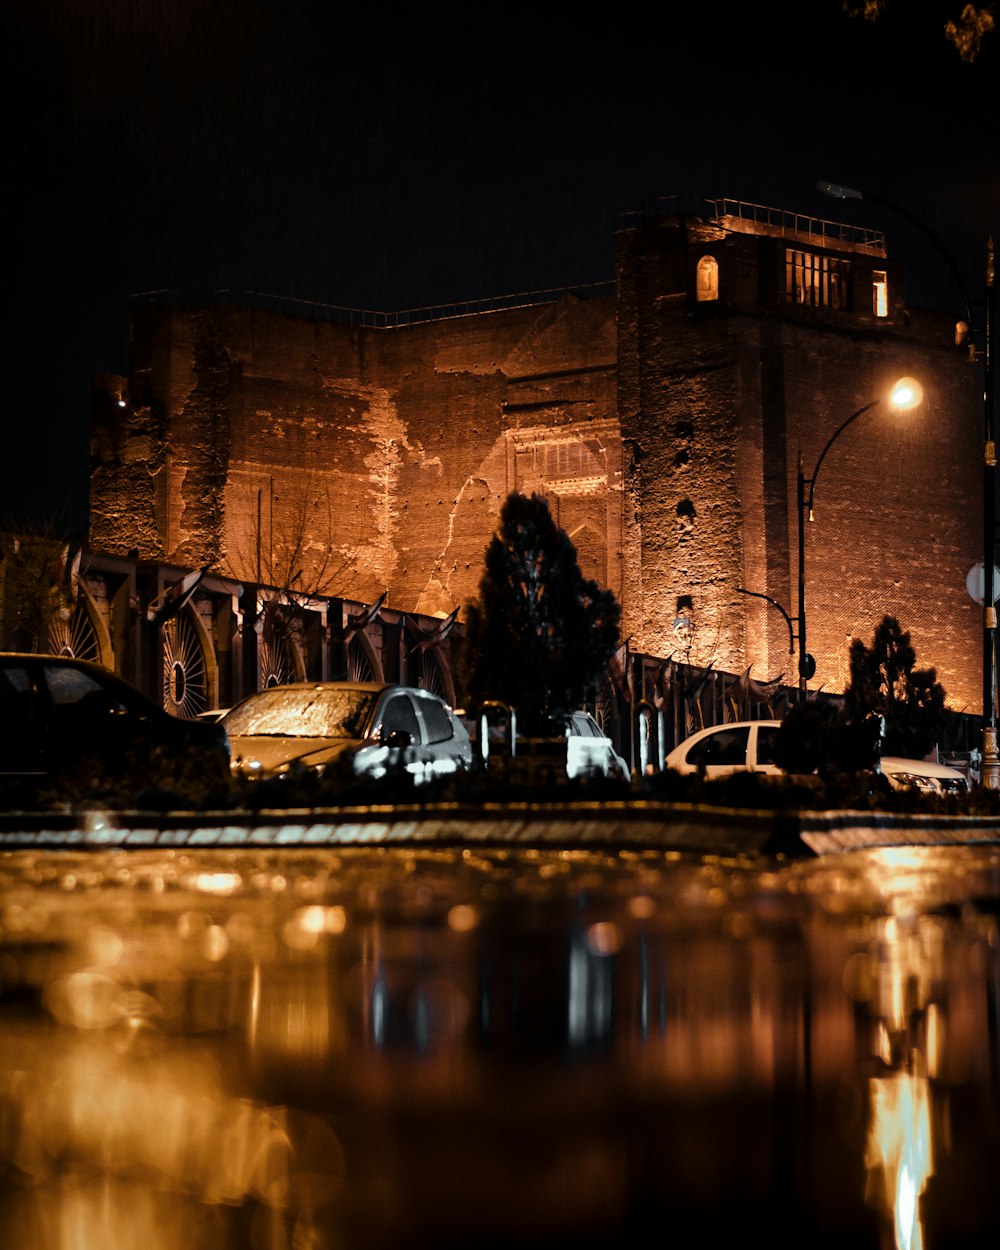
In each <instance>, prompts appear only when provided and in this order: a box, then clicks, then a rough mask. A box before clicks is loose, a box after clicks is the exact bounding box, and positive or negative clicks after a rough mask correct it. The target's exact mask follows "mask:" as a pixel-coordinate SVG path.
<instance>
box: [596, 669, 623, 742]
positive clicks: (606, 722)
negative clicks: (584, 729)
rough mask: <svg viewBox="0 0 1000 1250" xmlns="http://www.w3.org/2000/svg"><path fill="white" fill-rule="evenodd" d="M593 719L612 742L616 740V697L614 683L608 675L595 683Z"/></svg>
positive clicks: (617, 721)
mask: <svg viewBox="0 0 1000 1250" xmlns="http://www.w3.org/2000/svg"><path fill="white" fill-rule="evenodd" d="M594 720H596V721H597V723H598V725H600V727H601V733H603V734H604V735H605V736H606V737H608V738H610V739H611V740H612V742H617V741H618V730H619V727H620V721H619V714H618V699H617V697H616V694H615V688H614V685H613V684H612V682H611V679H610V678H608V677H602V678H600V680H599V681H598V683H597V690H596V692H595V694H594Z"/></svg>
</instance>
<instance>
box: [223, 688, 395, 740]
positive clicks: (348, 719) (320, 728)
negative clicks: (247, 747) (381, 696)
mask: <svg viewBox="0 0 1000 1250" xmlns="http://www.w3.org/2000/svg"><path fill="white" fill-rule="evenodd" d="M374 700H375V693H374V692H373V691H371V690H352V689H345V688H343V687H333V688H325V687H323V686H311V687H309V688H308V689H306V690H289V689H287V688H285V689H283V688H282V687H281V686H275V687H274V688H273V689H271V690H262V691H261V692H260V693H259V694H257V695H254V697H253V698H251V699H248V700H247V701H246V702H245V703H244V704H243V705H242V706H240V707H236V708H233V710H232V711H231V712H230V713H229V715H228V716H226V718H225V721H224V724H225V728H226V732H227V733H228V734H229V736H230V737H231V738H239V737H251V736H253V737H282V738H360V737H361V735H362V730H363V727H364V725H365V722H366V720H367V718H368V712H369V709H370V708H371V705H372V703H373V702H374Z"/></svg>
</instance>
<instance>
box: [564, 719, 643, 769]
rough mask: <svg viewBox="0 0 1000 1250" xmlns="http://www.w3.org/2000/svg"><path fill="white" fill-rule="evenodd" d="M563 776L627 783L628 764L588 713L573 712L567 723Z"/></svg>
mask: <svg viewBox="0 0 1000 1250" xmlns="http://www.w3.org/2000/svg"><path fill="white" fill-rule="evenodd" d="M566 773H567V775H568V776H570V777H583V776H593V775H598V776H602V777H615V778H617V779H619V780H622V781H627V780H628V777H629V769H628V764H626V763H625V761H624V760H623V759H622V757H621V756H620V755H619V754H618V752H617V751H616V750H615V746H614V743H613V742H612V741H611V739H610V738H609V737H608V736H607V734H605V732H604V731H603V730H602V729H601V727H600V725H598V723H597V721H596V720H594V718H593V716H591V715H590V713H589V712H573V713H572V714H571V715H570V716H569V718H568V720H567V723H566Z"/></svg>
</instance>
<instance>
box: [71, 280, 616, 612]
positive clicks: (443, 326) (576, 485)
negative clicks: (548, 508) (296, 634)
mask: <svg viewBox="0 0 1000 1250" xmlns="http://www.w3.org/2000/svg"><path fill="white" fill-rule="evenodd" d="M136 337H137V339H139V340H141V342H137V344H136V350H135V353H134V357H133V359H134V362H135V365H136V371H135V373H134V377H133V392H134V395H136V394H138V395H141V397H142V399H143V401H144V402H143V403H142V404H141V405H138V406H137V405H136V404H135V402H134V395H133V403H132V408H131V411H130V418H129V419H127V420H126V422H125V426H126V427H128V428H129V429H132V428H133V427H134V429H135V431H136V432H141V431H142V430H143V429H144V428H145V427H144V422H146V421H147V419H148V418H147V416H146V414H147V413H152V414H156V416H157V419H158V421H159V424H160V427H161V429H162V433H161V436H160V439H159V441H158V442H157V443H156V445H155V447H154V446H153V445H152V444H149V455H148V456H147V457H146V458H145V460H143V461H142V462H141V466H140V467H141V470H142V473H143V474H144V475H145V478H146V479H148V480H149V481H151V482H156V481H160V480H162V481H163V482H164V483H165V486H166V489H165V490H164V491H163V492H160V493H157V492H156V491H155V490H149V491H148V494H149V497H150V505H149V507H150V509H151V511H152V513H153V515H154V517H155V522H154V527H155V536H154V532H151V530H153V528H154V527H151V526H149V525H148V524H147V525H146V526H145V527H144V528H140V527H139V526H136V525H133V526H131V527H129V528H128V529H127V530H125V529H122V528H117V527H114V526H109V525H107V524H105V523H104V517H105V516H106V515H107V514H108V513H109V512H110V510H111V501H112V498H113V497H115V495H116V492H119V491H120V490H124V491H126V492H127V489H128V487H127V486H124V487H121V486H119V484H118V482H117V481H116V480H115V468H116V467H117V469H118V472H119V474H120V475H121V480H124V479H125V478H127V479H128V481H129V482H130V483H131V482H132V481H133V479H134V478H135V476H136V473H134V472H132V471H130V470H126V469H125V466H124V464H123V461H122V459H121V457H119V458H118V460H117V462H116V463H113V462H112V463H109V465H108V467H107V469H105V468H104V466H101V474H100V475H98V476H95V480H94V488H95V495H96V496H97V499H96V500H95V502H96V507H95V511H94V518H95V527H94V530H93V532H92V541H93V542H96V543H99V544H101V545H103V546H105V547H106V548H107V549H108V550H112V551H123V550H125V549H126V547H133V546H134V547H138V548H139V549H140V551H141V552H142V553H143V554H147V553H148V554H151V555H152V554H153V553H154V546H155V554H156V555H157V556H158V557H165V558H168V559H170V560H173V561H175V562H178V563H184V562H186V563H191V564H201V563H211V564H212V565H213V567H215V568H218V570H219V571H220V572H224V573H226V574H228V575H231V576H234V577H237V578H243V579H245V580H249V581H258V582H267V583H269V584H275V585H278V586H289V587H292V588H295V589H299V590H307V591H314V592H317V593H320V592H323V593H338V594H342V595H349V596H351V597H353V598H356V599H360V600H363V601H371V600H374V599H376V598H377V597H378V596H379V595H381V594H383V593H387V594H388V603H389V604H391V605H392V606H395V607H399V608H402V609H403V610H408V611H419V612H426V613H431V614H433V613H437V614H439V615H447V614H448V613H449V612H451V611H452V609H454V608H456V607H463V606H464V604H465V603H466V602H467V601H468V600H469V599H470V598H471V597H473V596H474V594H475V593H476V590H477V587H478V582H479V577H480V576H481V572H482V556H483V550H484V548H485V545H486V543H487V541H488V539H489V535H490V534H491V532H492V530H493V529H494V528H495V525H496V521H497V516H498V513H499V509H500V505H501V503H502V501H503V499H504V498H505V496H506V495H507V493H508V492H509V491H510V490H512V489H522V490H540V491H543V492H544V493H546V494H547V495H549V496H550V500H551V503H552V507H553V511H554V513H555V514H556V516H557V518H558V519H559V521H560V523H561V524H562V525H564V526H565V527H566V528H567V529H568V530H569V531H570V532H571V533H572V534H573V535H574V536H575V537H576V539H577V541H578V542H579V544H580V551H581V558H582V560H583V563H584V566H585V567H586V568H587V569H588V571H590V572H591V573H592V575H594V576H597V577H599V579H600V580H601V581H602V582H603V583H605V584H607V583H608V581H609V580H610V579H617V581H618V582H619V583H620V580H621V558H620V551H621V517H620V512H621V509H620V489H621V471H620V452H619V438H618V429H617V421H616V413H615V395H614V366H615V360H614V357H615V331H614V319H613V306H612V304H611V302H610V301H609V300H607V299H603V300H594V301H590V300H582V299H578V298H575V297H572V296H567V297H565V298H564V299H563V300H561V301H559V302H558V303H556V304H547V305H541V306H534V307H528V308H521V309H515V310H508V311H504V312H499V313H495V314H491V315H479V316H474V317H468V318H456V319H453V320H441V321H436V322H428V323H424V324H418V325H412V326H407V327H405V328H404V329H397V330H376V329H371V328H360V327H351V326H347V325H343V324H339V323H330V322H321V321H314V320H310V319H304V318H297V317H289V316H284V315H282V314H279V313H275V312H269V311H261V310H254V309H249V308H237V307H219V308H205V309H197V310H182V309H173V310H164V311H163V312H161V313H160V314H159V315H158V316H157V315H155V314H148V315H147V316H146V317H145V318H144V319H143V320H142V321H141V323H139V324H138V325H137V327H136ZM164 341H169V344H170V350H169V352H168V353H167V356H168V359H167V361H166V362H164V361H162V360H161V361H160V362H159V363H160V367H159V368H158V369H152V370H149V371H147V370H145V369H140V368H139V363H140V362H141V361H145V360H147V359H150V358H152V357H154V356H155V355H156V351H157V347H158V345H159V344H160V343H162V342H164ZM123 441H124V442H127V439H126V438H123V437H119V439H118V443H119V444H121V443H122V442H123ZM113 460H114V458H113V457H112V461H113ZM111 483H114V485H113V486H111V485H110V484H111ZM611 584H612V585H614V581H613V580H612V582H611Z"/></svg>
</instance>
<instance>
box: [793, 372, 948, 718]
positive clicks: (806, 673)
mask: <svg viewBox="0 0 1000 1250" xmlns="http://www.w3.org/2000/svg"><path fill="white" fill-rule="evenodd" d="M882 399H883V396H879V398H878V399H872V400H870V401H869V402H868V403H867V404H862V405H861V407H860V408H858V409H856V410H855V411H854V412H852V413H851V415H850V416H849V417H848V418H847V420H846V421H842V422H841V423H840V425H838V426H837V428H836V429H835V430H834V432H833V433H832V434H831V435H830V437H829V438H828V439H827V440H826V445H825V446H824V448H823V450H822V451H821V452H820V453H819V459H818V460H817V461H816V467H815V469H813V471H812V477H806V476H805V474H804V473H803V471H802V453H801V452H799V472H798V482H797V492H796V498H797V501H798V510H799V699H800V700H801V701H802V702H804V701H805V697H806V687H807V686H808V684H809V681H810V679H811V678H812V677H813V676H814V674H815V672H816V661H815V660H814V659H813V657H812V656H811V655H810V654H809V651H808V649H807V647H806V530H805V519H806V515H807V514H808V517H809V520H810V521H811V520H812V519H813V494H814V492H815V490H816V478H817V477H818V476H819V471H820V469H821V468H822V465H823V461H824V459H825V458H826V453H827V452H828V451H829V450H830V448H831V447H832V446H833V444H834V443H835V442H836V441H837V439H838V438H840V436H841V434H843V432H844V431H845V430H846V429H847V427H848V426H849V425H852V424H853V423H854V422H855V421H857V419H858V417H862V416H864V414H865V413H866V412H869V411H870V410H871V409H872V408H874V407H876V406H877V405H878V404H880V403H882ZM922 399H923V389H922V387H921V385H920V383H919V382H918V381H917V380H916V378H900V379H899V381H898V382H897V383H896V384H895V386H894V387H893V388H892V392H891V394H890V397H889V402H890V403H891V404H892V407H893V408H895V409H896V411H897V412H908V411H909V410H910V409H911V408H916V407H917V405H918V404H919V403H920V401H921V400H922ZM806 487H808V488H809V491H808V495H807V494H806Z"/></svg>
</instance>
